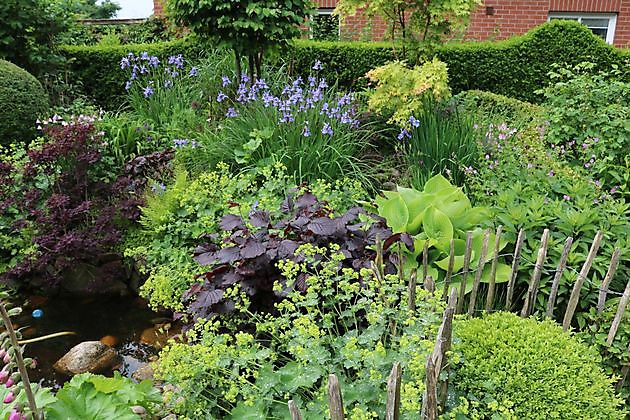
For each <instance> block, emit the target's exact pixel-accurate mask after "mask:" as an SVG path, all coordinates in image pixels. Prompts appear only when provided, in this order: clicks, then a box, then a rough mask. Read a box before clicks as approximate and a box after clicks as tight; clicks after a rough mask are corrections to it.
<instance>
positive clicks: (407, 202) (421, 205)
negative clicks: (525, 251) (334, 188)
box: [376, 175, 510, 290]
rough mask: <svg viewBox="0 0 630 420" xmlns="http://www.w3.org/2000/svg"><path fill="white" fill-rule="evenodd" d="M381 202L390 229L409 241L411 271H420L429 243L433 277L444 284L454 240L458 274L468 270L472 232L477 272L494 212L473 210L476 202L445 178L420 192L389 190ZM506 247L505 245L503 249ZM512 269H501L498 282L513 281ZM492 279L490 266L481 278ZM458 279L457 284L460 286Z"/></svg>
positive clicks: (408, 266) (470, 279) (407, 251)
mask: <svg viewBox="0 0 630 420" xmlns="http://www.w3.org/2000/svg"><path fill="white" fill-rule="evenodd" d="M383 194H384V195H382V196H379V197H377V198H376V206H377V210H378V214H379V215H380V216H381V217H383V218H385V220H386V221H387V225H388V226H389V227H390V228H391V229H392V231H393V232H394V233H395V234H403V235H401V238H403V239H404V238H406V237H408V236H410V237H411V238H410V239H408V240H406V241H405V245H404V249H405V259H406V261H405V268H406V270H407V271H409V270H413V269H416V268H417V267H418V264H419V257H421V255H422V252H423V250H424V247H425V244H426V246H427V247H428V257H429V258H428V261H429V267H428V274H429V275H431V276H432V277H433V279H434V280H436V281H440V280H441V279H442V278H443V277H444V273H445V272H446V270H447V268H448V261H449V252H450V244H451V241H454V249H455V259H454V267H453V272H454V273H457V272H458V271H460V270H461V269H462V268H463V266H464V254H465V250H466V236H467V232H472V252H471V262H470V269H471V270H475V269H476V267H477V266H478V265H479V263H480V256H481V248H482V244H483V237H484V228H488V227H489V226H490V225H491V219H490V218H489V212H488V209H486V208H484V207H472V205H471V203H470V200H469V199H468V197H466V194H464V192H463V191H462V189H461V188H458V187H455V186H453V185H451V183H450V182H449V181H448V180H447V179H446V178H444V177H443V176H442V175H435V176H434V177H432V178H431V179H429V181H427V183H426V184H425V186H424V190H422V191H418V190H415V189H412V188H404V187H398V188H397V191H384V192H383ZM494 242H495V235H494V234H493V233H491V234H490V237H489V240H488V243H489V247H488V252H487V255H486V260H485V261H489V260H491V259H492V258H493V256H494V250H493V244H494ZM505 245H506V242H505V241H502V242H501V244H500V248H499V250H500V249H502V248H503V247H504V246H505ZM509 272H510V269H509V267H508V266H507V265H505V264H502V263H499V264H498V265H497V275H496V282H497V283H501V282H505V281H507V280H508V276H509ZM473 277H474V276H469V277H468V283H467V284H466V289H467V290H469V289H470V288H471V287H472V282H473V280H474V278H473ZM489 278H490V265H489V264H488V265H487V267H486V268H485V269H484V272H483V275H482V278H481V280H482V281H483V282H487V281H488V280H489ZM458 281H459V280H458V278H457V277H455V278H454V283H453V284H454V285H456V284H457V283H458Z"/></svg>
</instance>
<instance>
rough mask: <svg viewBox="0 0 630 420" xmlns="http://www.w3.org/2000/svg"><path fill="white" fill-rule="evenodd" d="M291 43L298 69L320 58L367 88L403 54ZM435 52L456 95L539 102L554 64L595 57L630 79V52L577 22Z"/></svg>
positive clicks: (386, 48)
mask: <svg viewBox="0 0 630 420" xmlns="http://www.w3.org/2000/svg"><path fill="white" fill-rule="evenodd" d="M291 46H292V48H289V49H287V50H286V52H285V57H286V58H287V60H288V61H289V63H290V64H291V68H292V69H293V70H294V71H295V72H297V73H299V74H308V73H309V72H310V67H311V66H312V65H313V62H314V61H315V60H317V59H318V60H320V61H322V62H323V63H324V70H323V72H324V75H325V76H327V78H328V79H330V80H338V81H339V83H340V84H341V85H343V86H348V87H352V88H355V89H356V88H360V87H362V86H363V83H365V82H361V78H362V77H363V76H364V75H365V73H366V72H367V71H368V70H370V69H372V68H374V67H377V66H380V65H382V64H384V63H385V62H387V61H389V60H393V59H401V58H403V57H401V56H400V54H399V53H400V48H396V47H392V44H391V43H360V42H345V43H344V42H314V41H304V40H300V41H294V42H293V43H292V44H291ZM436 55H437V56H438V58H439V59H440V60H442V61H444V62H446V63H447V65H448V67H449V84H450V86H451V89H452V91H453V93H458V92H461V91H464V90H473V89H478V90H485V91H490V92H494V93H499V94H502V95H506V96H510V97H513V98H517V99H521V100H525V101H529V102H540V101H541V100H542V97H540V96H539V95H536V94H535V93H534V92H535V91H536V90H538V89H541V88H543V87H545V86H546V85H547V84H548V83H549V77H548V76H547V73H548V72H549V71H550V70H551V67H552V65H553V64H554V63H560V64H565V63H566V64H569V65H575V64H577V63H580V62H582V61H593V62H595V63H596V64H598V65H599V66H600V68H603V69H609V68H611V66H612V65H613V64H617V65H618V66H619V67H620V68H621V69H625V72H626V75H627V77H628V78H630V51H627V50H621V49H618V48H615V47H612V46H610V45H608V44H606V43H605V42H604V41H603V40H602V39H601V38H599V37H597V36H595V35H593V33H592V32H591V31H590V30H589V29H588V28H586V27H585V26H583V25H581V24H579V23H577V22H573V21H561V20H556V21H552V22H549V23H545V24H543V25H541V26H538V27H536V28H534V29H532V30H531V31H529V32H528V33H527V34H525V35H522V36H518V37H513V38H510V39H508V40H505V41H498V42H464V43H453V44H446V45H442V46H440V47H438V48H437V51H436ZM408 58H409V59H410V61H413V59H414V57H413V56H410V57H408ZM357 82H359V84H357Z"/></svg>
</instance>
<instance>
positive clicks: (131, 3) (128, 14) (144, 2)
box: [115, 0, 153, 19]
mask: <svg viewBox="0 0 630 420" xmlns="http://www.w3.org/2000/svg"><path fill="white" fill-rule="evenodd" d="M115 2H116V3H118V4H119V5H120V7H121V9H120V10H119V11H118V14H117V15H116V17H117V18H118V19H133V18H145V17H149V16H151V15H152V14H153V0H115Z"/></svg>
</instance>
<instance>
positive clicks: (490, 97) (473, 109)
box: [452, 90, 543, 128]
mask: <svg viewBox="0 0 630 420" xmlns="http://www.w3.org/2000/svg"><path fill="white" fill-rule="evenodd" d="M452 101H453V102H454V103H455V104H457V105H458V106H460V107H461V108H463V109H464V110H465V111H466V113H468V114H472V115H473V116H474V117H475V121H478V122H480V124H481V123H484V124H487V123H497V121H496V119H497V118H498V119H500V120H501V122H505V123H507V124H508V125H510V127H514V128H521V127H525V126H527V125H529V124H530V123H531V122H532V121H535V120H536V119H538V118H541V116H542V112H543V108H542V107H541V106H540V105H535V104H531V103H529V102H524V101H521V100H518V99H514V98H510V97H507V96H504V95H499V94H498V93H492V92H485V91H483V90H466V91H463V92H460V93H458V94H457V95H455V96H454V97H453V98H452Z"/></svg>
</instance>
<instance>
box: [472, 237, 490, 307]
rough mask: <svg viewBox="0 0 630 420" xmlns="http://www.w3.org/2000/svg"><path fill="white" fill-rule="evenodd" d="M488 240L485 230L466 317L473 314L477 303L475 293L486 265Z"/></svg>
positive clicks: (477, 290)
mask: <svg viewBox="0 0 630 420" xmlns="http://www.w3.org/2000/svg"><path fill="white" fill-rule="evenodd" d="M489 240H490V231H489V230H486V231H485V232H484V234H483V243H482V245H481V253H480V254H479V262H478V263H477V272H476V273H475V280H474V281H473V287H472V291H471V292H470V300H469V302H468V316H472V315H473V314H474V313H475V304H476V303H477V293H478V292H479V284H481V275H482V274H483V268H484V267H485V265H486V256H487V255H488V241H489Z"/></svg>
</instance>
